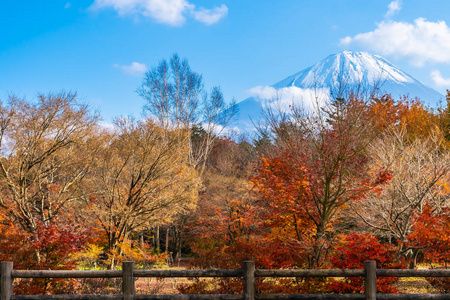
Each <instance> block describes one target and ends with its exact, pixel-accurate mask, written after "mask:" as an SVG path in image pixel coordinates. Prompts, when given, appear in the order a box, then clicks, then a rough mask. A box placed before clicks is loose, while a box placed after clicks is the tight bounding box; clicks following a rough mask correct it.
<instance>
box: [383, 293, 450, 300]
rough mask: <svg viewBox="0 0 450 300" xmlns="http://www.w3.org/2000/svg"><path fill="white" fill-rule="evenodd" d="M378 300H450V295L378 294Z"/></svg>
mask: <svg viewBox="0 0 450 300" xmlns="http://www.w3.org/2000/svg"><path fill="white" fill-rule="evenodd" d="M377 299H381V300H383V299H386V300H388V299H411V300H426V299H446V300H449V299H450V294H378V295H377Z"/></svg>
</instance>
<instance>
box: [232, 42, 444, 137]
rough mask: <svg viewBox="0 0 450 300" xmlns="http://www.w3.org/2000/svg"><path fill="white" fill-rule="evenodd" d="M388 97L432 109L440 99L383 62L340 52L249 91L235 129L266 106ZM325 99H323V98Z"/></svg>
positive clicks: (246, 127)
mask: <svg viewBox="0 0 450 300" xmlns="http://www.w3.org/2000/svg"><path fill="white" fill-rule="evenodd" d="M374 87H376V88H377V89H376V90H375V91H376V93H377V94H379V95H383V94H391V96H392V97H393V98H394V99H399V98H400V97H402V96H405V95H406V96H409V97H410V98H415V97H417V98H419V99H420V100H421V101H423V102H424V103H426V104H428V105H431V106H436V105H437V103H438V102H439V101H440V100H443V99H445V98H444V96H443V95H442V94H440V93H438V92H437V91H435V90H434V89H432V88H430V87H428V86H426V85H424V84H423V83H421V82H420V81H418V80H416V79H414V78H413V77H412V76H410V75H408V74H407V73H405V72H403V71H402V70H400V69H399V68H397V67H396V66H394V65H393V64H391V63H390V62H388V61H387V60H385V59H384V58H382V57H380V56H378V55H372V54H369V53H366V52H352V51H343V52H341V53H338V54H333V55H330V56H328V57H327V58H325V59H324V60H322V61H320V62H318V63H317V64H315V65H313V66H311V67H309V68H306V69H304V70H302V71H300V72H298V73H296V74H294V75H291V76H289V77H287V78H285V79H283V80H281V81H279V82H277V83H275V84H274V85H272V86H270V87H257V88H254V89H252V90H251V91H253V94H255V96H254V97H250V98H247V99H245V100H244V101H242V102H240V103H238V108H239V115H238V120H237V122H235V123H236V126H237V127H238V128H239V130H240V131H247V130H249V129H250V130H251V129H252V128H253V127H254V126H253V123H254V122H255V123H257V121H258V119H259V118H260V117H261V114H260V113H261V110H262V109H263V108H264V107H266V106H271V105H272V106H274V105H284V106H286V105H289V104H292V102H293V103H295V104H302V105H305V106H308V105H311V104H310V103H311V101H313V99H314V98H315V97H317V96H318V93H319V94H321V95H322V96H323V97H322V98H328V95H330V93H331V94H332V95H333V96H334V97H339V96H342V95H345V94H346V93H348V92H350V91H358V92H368V93H370V92H372V91H374ZM324 95H327V96H324Z"/></svg>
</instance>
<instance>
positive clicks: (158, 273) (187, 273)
mask: <svg viewBox="0 0 450 300" xmlns="http://www.w3.org/2000/svg"><path fill="white" fill-rule="evenodd" d="M134 276H135V277H242V276H244V271H243V270H134Z"/></svg>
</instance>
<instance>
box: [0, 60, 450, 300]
mask: <svg viewBox="0 0 450 300" xmlns="http://www.w3.org/2000/svg"><path fill="white" fill-rule="evenodd" d="M375 91H376V90H375V89H374V90H373V91H367V90H365V91H364V92H362V91H361V90H355V89H353V90H348V91H341V92H340V93H338V94H336V95H338V96H335V97H334V98H333V99H332V100H331V101H330V103H329V104H328V105H317V107H316V109H306V108H303V107H301V106H296V105H292V106H289V107H288V108H285V109H284V110H281V109H280V110H275V109H268V110H267V111H265V112H264V113H263V117H262V122H261V123H260V124H255V127H256V129H255V133H256V134H255V135H254V136H251V137H250V136H227V135H225V132H226V131H225V129H226V128H227V126H228V127H229V126H230V124H232V122H233V118H234V117H235V115H236V113H237V111H236V105H235V103H233V102H232V103H231V104H227V101H225V99H224V97H223V95H222V92H221V90H220V88H219V87H214V88H212V89H211V90H209V91H206V90H205V88H204V83H203V78H202V76H201V75H200V74H198V73H196V72H194V71H193V70H191V68H190V66H189V64H188V61H187V60H186V59H181V58H179V57H178V56H177V55H174V56H173V57H172V58H171V59H170V60H168V61H167V60H162V61H161V62H160V63H159V64H158V65H157V66H156V67H154V68H152V69H151V70H150V71H148V72H147V73H146V75H145V78H144V79H143V82H142V86H141V87H140V88H139V89H138V93H139V95H140V96H141V97H142V98H143V99H145V102H146V104H145V106H144V107H143V111H144V112H145V117H144V118H142V119H134V118H131V117H117V118H116V119H115V121H114V124H113V125H112V126H104V125H102V124H103V123H102V122H101V118H100V116H99V115H98V114H97V113H95V112H93V111H92V110H91V109H90V108H89V107H88V106H87V105H86V104H84V103H82V102H81V101H80V100H79V98H78V97H77V95H76V94H71V93H49V94H41V95H39V97H37V99H35V100H33V101H27V100H24V99H20V98H17V97H14V96H11V97H10V98H9V99H6V100H3V101H1V105H0V150H1V156H0V261H13V262H14V268H15V269H36V270H40V269H52V270H57V269H115V268H120V266H121V262H122V261H125V260H133V261H135V263H136V264H137V265H138V266H139V267H141V268H153V267H160V268H161V267H164V266H170V265H171V264H173V263H174V262H177V261H180V259H186V260H188V261H189V266H188V267H189V268H221V269H238V268H240V267H241V263H242V261H244V260H254V261H255V262H256V267H257V268H265V269H281V268H315V269H320V268H342V269H344V268H362V267H363V262H364V260H369V259H370V260H376V261H377V264H378V267H382V268H416V267H417V265H418V264H422V265H426V266H427V267H433V268H448V267H449V263H450V200H449V198H450V186H449V179H450V177H449V176H450V91H447V99H446V100H447V103H444V104H442V105H441V107H440V108H430V107H427V106H426V105H425V104H423V103H422V102H421V101H420V99H410V98H408V97H406V96H405V97H402V98H401V99H393V98H392V97H391V96H390V95H378V94H377V93H375ZM215 280H216V282H215V284H214V285H213V286H211V285H210V284H208V281H204V280H195V281H194V280H193V281H192V282H190V283H189V284H184V285H182V286H180V287H179V290H180V292H181V293H204V292H206V291H208V292H211V291H213V292H216V293H239V289H240V288H242V287H240V286H239V284H238V283H237V282H235V281H234V279H224V278H222V279H220V278H219V279H215ZM361 280H362V279H355V278H353V279H352V278H347V279H346V280H334V279H329V280H315V279H309V280H294V281H285V282H284V281H282V280H280V281H276V282H271V281H270V282H268V281H260V282H258V289H259V291H264V292H285V293H308V292H346V293H347V292H350V293H351V292H359V291H361V290H362V288H363V284H362V281H361ZM396 280H397V279H395V278H384V279H380V280H379V281H378V285H379V286H378V290H379V291H380V292H391V293H395V292H397V291H396V288H395V286H394V285H393V284H394V283H395V281H396ZM430 283H431V284H432V285H433V286H434V287H436V288H437V289H439V290H440V291H442V292H448V291H450V281H448V278H447V281H445V280H444V279H435V280H431V279H430ZM68 284H70V282H69V281H64V280H60V281H56V282H53V283H50V282H48V281H45V282H44V281H43V279H32V280H30V281H20V282H15V285H16V286H15V291H18V292H19V293H24V294H27V293H47V294H52V293H58V292H60V291H65V290H66V287H67V285H68Z"/></svg>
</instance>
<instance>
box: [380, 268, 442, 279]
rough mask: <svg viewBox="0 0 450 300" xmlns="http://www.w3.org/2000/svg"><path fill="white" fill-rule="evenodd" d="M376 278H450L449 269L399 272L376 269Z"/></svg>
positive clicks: (399, 270)
mask: <svg viewBox="0 0 450 300" xmlns="http://www.w3.org/2000/svg"><path fill="white" fill-rule="evenodd" d="M377 276H378V277H450V269H432V270H401V269H398V270H397V269H377Z"/></svg>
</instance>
